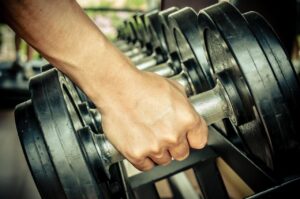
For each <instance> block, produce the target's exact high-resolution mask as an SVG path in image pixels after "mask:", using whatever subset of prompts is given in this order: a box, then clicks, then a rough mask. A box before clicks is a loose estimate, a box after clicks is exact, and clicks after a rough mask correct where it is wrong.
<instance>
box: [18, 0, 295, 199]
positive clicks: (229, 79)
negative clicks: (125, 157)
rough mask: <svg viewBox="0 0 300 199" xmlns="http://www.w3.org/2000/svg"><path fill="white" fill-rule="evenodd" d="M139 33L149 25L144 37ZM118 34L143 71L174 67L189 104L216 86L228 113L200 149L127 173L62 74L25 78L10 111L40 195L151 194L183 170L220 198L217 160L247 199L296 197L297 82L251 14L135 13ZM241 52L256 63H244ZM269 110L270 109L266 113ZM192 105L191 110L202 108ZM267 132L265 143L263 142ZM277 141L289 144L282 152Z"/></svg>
mask: <svg viewBox="0 0 300 199" xmlns="http://www.w3.org/2000/svg"><path fill="white" fill-rule="evenodd" d="M140 23H141V24H142V25H141V24H140ZM157 23H159V24H161V25H158V24H157ZM197 24H198V25H199V26H198V25H197ZM141 27H142V28H141ZM159 27H160V28H161V27H164V28H162V29H161V30H160V29H159ZM203 27H204V29H205V31H204V30H202V29H201V28H203ZM228 27H230V28H228ZM143 28H149V29H148V30H149V32H150V33H151V34H150V36H149V35H148V36H149V37H150V38H151V39H149V38H147V34H146V32H145V31H144V30H143ZM170 30H171V31H170ZM200 30H201V31H200ZM119 33H120V34H119V35H120V37H119V39H120V41H118V42H117V44H116V45H117V46H119V47H120V49H123V50H124V49H125V50H124V51H126V52H127V53H125V54H127V55H128V56H129V57H131V58H132V59H133V60H134V62H135V63H136V64H137V65H139V64H141V65H142V66H143V69H145V70H148V69H150V67H156V66H153V65H156V64H163V65H164V66H163V67H161V65H160V67H159V69H158V70H156V69H155V70H153V72H157V73H160V72H159V71H161V69H165V68H168V67H169V66H171V67H170V69H171V70H173V72H174V73H178V72H179V71H181V72H179V73H180V74H179V75H182V77H181V78H175V79H177V80H178V79H180V81H179V83H183V85H184V86H188V84H190V87H192V88H194V89H192V91H193V92H191V93H190V95H194V96H192V97H191V102H196V100H197V99H198V98H199V99H206V98H204V97H205V96H207V94H208V93H215V92H214V90H211V89H213V88H216V85H221V88H222V89H223V91H222V92H223V93H224V92H225V93H226V96H227V97H225V98H226V100H225V101H226V102H227V106H228V107H231V108H229V109H228V110H229V112H230V113H229V114H227V111H226V114H225V113H224V114H223V115H228V117H227V118H225V119H224V118H223V117H220V118H219V119H221V120H220V121H219V122H216V123H213V124H212V125H210V126H209V143H208V146H207V147H205V148H204V149H202V150H192V151H191V154H190V156H189V157H188V158H187V159H186V160H184V161H180V162H179V161H172V162H171V164H170V165H168V166H157V167H155V168H153V169H152V170H150V171H147V172H143V173H139V174H136V175H133V176H127V174H126V170H125V169H124V166H123V164H122V162H119V160H121V159H120V158H121V157H120V156H119V154H118V152H117V151H116V150H115V149H114V148H113V147H112V146H111V145H110V144H109V142H108V141H107V140H106V139H105V137H103V134H102V133H101V129H100V130H99V129H97V125H95V124H99V121H100V119H99V118H100V117H99V116H96V115H97V113H95V112H94V111H95V110H91V109H93V108H94V107H93V105H92V102H90V101H88V98H87V97H86V96H85V95H84V93H83V92H81V91H80V90H79V89H78V88H76V86H75V85H74V84H73V83H72V82H71V81H70V80H69V79H68V78H67V77H65V76H64V75H63V74H62V73H60V72H59V71H57V70H55V69H50V70H47V71H45V72H44V73H43V74H41V75H39V76H37V77H35V78H33V79H32V80H31V83H30V91H31V100H29V101H27V102H25V103H23V104H21V105H19V106H18V107H17V109H16V113H15V114H16V122H17V128H18V132H19V136H20V140H21V143H22V145H23V150H24V152H25V155H26V157H27V161H28V164H29V165H30V167H31V171H32V174H33V177H34V179H35V182H36V184H37V186H38V189H39V191H40V193H41V195H42V196H43V197H44V198H143V199H147V198H159V195H158V193H157V190H156V188H155V185H154V183H155V182H157V181H159V180H161V179H165V178H168V177H171V176H173V175H174V174H177V173H179V172H181V171H184V170H186V169H188V168H192V169H193V171H194V173H195V176H196V179H197V182H198V184H199V186H200V188H201V192H202V195H203V198H212V199H214V198H229V194H228V192H227V190H226V188H225V185H224V182H223V179H222V177H221V174H220V172H219V170H218V167H217V164H216V159H217V158H222V159H223V160H224V161H225V162H226V163H227V164H228V165H229V167H231V169H232V170H234V171H235V173H237V174H238V176H239V177H240V178H241V179H242V180H243V181H244V182H245V183H246V184H247V185H248V186H249V187H250V188H251V189H252V190H253V191H254V193H255V194H254V195H252V196H249V197H248V198H284V197H290V196H292V195H297V192H298V190H297V187H299V185H300V179H299V174H300V172H299V167H298V165H299V162H298V158H297V157H298V156H297V154H298V151H297V150H296V149H297V148H293V145H288V144H287V143H290V142H292V143H294V144H297V142H298V141H299V140H298V137H297V136H295V135H297V134H293V132H297V130H299V127H298V125H297V122H299V120H298V119H297V117H296V115H297V113H298V110H299V105H298V102H299V101H298V100H299V99H300V98H299V90H300V89H299V82H298V80H297V79H296V78H295V76H294V75H295V74H294V72H293V69H292V67H291V65H290V63H289V61H288V59H287V58H286V55H285V53H284V51H283V50H282V47H281V45H280V43H279V42H278V39H277V38H276V37H275V36H274V33H273V32H272V30H271V29H270V28H269V25H268V24H266V23H265V21H264V20H263V19H262V18H261V17H260V16H259V15H258V14H257V13H251V12H250V13H245V14H243V15H242V14H241V13H239V12H238V11H237V10H236V9H235V8H234V7H233V6H231V5H230V4H228V3H225V2H223V3H219V4H216V5H214V6H211V7H209V8H207V9H204V10H202V11H200V12H199V14H198V15H197V14H196V13H195V11H193V10H192V9H191V8H184V9H181V10H179V9H177V8H170V9H168V10H165V11H161V12H156V11H154V12H151V13H149V14H146V15H136V16H135V17H134V18H133V19H132V20H129V21H127V22H126V26H125V28H124V27H123V29H122V30H120V31H119ZM157 34H161V35H158V36H157ZM173 34H174V35H173ZM155 35H156V37H155ZM199 35H200V36H201V37H203V38H200V39H199ZM121 40H123V41H121ZM174 40H175V41H174ZM150 41H151V42H150ZM150 43H151V45H150ZM203 43H205V44H203ZM174 44H177V46H176V45H174ZM245 44H247V45H245ZM124 46H125V47H124ZM204 47H205V48H204ZM245 49H246V50H245ZM128 50H129V51H130V53H129V52H128ZM139 52H141V53H139ZM204 55H205V56H204ZM249 55H252V57H251V56H250V57H249V58H253V57H254V56H253V55H255V59H252V60H251V59H247V58H248V57H247V56H249ZM207 57H209V58H210V59H209V60H208V59H207ZM141 65H140V66H141ZM145 65H146V66H147V67H145ZM137 67H138V66H137ZM257 67H261V68H260V70H257V69H258V68H257ZM48 68H49V67H48ZM152 69H153V68H152ZM152 69H151V70H152ZM249 69H252V70H249ZM254 69H256V70H254ZM183 73H184V74H183ZM168 74H169V73H168ZM253 74H257V75H253ZM183 75H185V76H183ZM183 77H185V78H187V79H183ZM258 77H259V78H260V79H259V81H257V79H256V78H258ZM183 80H184V81H183ZM249 80H251V82H250V83H249ZM261 82H263V83H264V86H265V87H260V85H261ZM287 85H288V86H287ZM195 88H196V89H195ZM217 88H218V87H217ZM268 92H271V95H270V94H269V93H268ZM198 93H200V94H198ZM266 102H267V103H266ZM277 102H280V103H277ZM83 103H84V105H83ZM88 104H89V105H88ZM269 104H272V105H274V107H275V108H276V109H268V110H265V109H264V108H266V107H269V106H268V105H269ZM193 105H195V104H193ZM282 105H284V107H286V109H281V108H282ZM80 107H81V108H80ZM83 107H86V109H85V111H83V109H82V108H83ZM194 107H195V109H196V110H197V111H198V110H199V107H201V105H200V106H198V107H197V104H196V105H195V106H194ZM200 109H201V108H200ZM86 110H87V111H86ZM201 110H202V109H201ZM201 110H200V113H203V112H201ZM212 110H217V109H212ZM226 110H227V109H226ZM253 110H255V111H253ZM272 111H274V113H276V114H277V115H276V117H275V119H274V118H273V116H274V115H272V114H273V112H272ZM198 112H199V111H198ZM220 112H221V111H220ZM224 112H225V110H224ZM252 112H254V113H252ZM92 113H93V114H94V115H92ZM209 113H210V112H209ZM219 115H222V114H219ZM282 116H284V117H282ZM203 117H204V118H206V119H207V118H208V117H207V115H205V114H204V115H203ZM86 118H87V119H86ZM96 118H98V119H96ZM253 121H254V122H253ZM244 124H247V125H248V126H247V125H244ZM261 124H263V125H261ZM277 125H278V127H280V129H279V130H278V129H276V126H277ZM249 126H250V127H249ZM291 126H292V127H295V128H294V129H293V128H291ZM282 127H284V128H282ZM91 129H94V130H91ZM295 130H296V131H295ZM280 133H281V134H280ZM266 135H267V136H268V138H269V139H266V140H264V138H265V136H266ZM280 136H283V138H284V139H283V140H281V137H280ZM292 136H295V137H292ZM286 145H287V146H290V147H291V148H289V147H287V148H282V146H286ZM270 146H271V147H270ZM262 148H263V149H264V150H262ZM95 149H97V150H95ZM269 151H271V152H273V153H269ZM61 154H65V155H61ZM298 155H299V154H298ZM115 162H118V163H115ZM112 163H114V164H112ZM110 164H112V165H111V166H110ZM109 166H110V169H109ZM171 188H172V191H173V193H174V194H176V195H174V197H176V198H184V197H185V196H186V195H184V192H182V190H180V188H181V187H178V186H176V185H174V186H173V185H172V184H171ZM199 197H200V196H199ZM185 198H186V197H185Z"/></svg>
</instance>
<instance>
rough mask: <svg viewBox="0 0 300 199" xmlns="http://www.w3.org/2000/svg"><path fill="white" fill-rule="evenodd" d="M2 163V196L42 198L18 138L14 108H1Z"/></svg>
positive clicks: (25, 198)
mask: <svg viewBox="0 0 300 199" xmlns="http://www.w3.org/2000/svg"><path fill="white" fill-rule="evenodd" d="M0 163H1V164H0V198H9V199H17V198H18V199H19V198H22V199H39V198H40V196H39V193H38V191H37V189H36V187H35V184H34V182H33V179H32V176H31V173H30V171H29V168H28V166H27V164H26V161H25V156H24V154H23V152H22V148H21V145H20V142H19V139H18V135H17V130H16V126H15V122H14V113H13V110H0Z"/></svg>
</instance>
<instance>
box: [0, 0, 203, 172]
mask: <svg viewBox="0 0 300 199" xmlns="http://www.w3.org/2000/svg"><path fill="white" fill-rule="evenodd" d="M0 2H1V7H3V8H4V10H5V14H6V17H7V19H8V21H9V24H10V26H11V27H12V28H13V29H14V30H15V31H16V32H17V33H18V34H19V35H20V36H21V37H22V38H23V39H25V40H26V41H27V42H28V43H29V44H31V46H33V47H34V48H35V49H36V50H37V51H39V52H40V53H41V54H42V55H43V56H44V57H45V58H46V59H47V60H48V61H49V62H50V63H52V64H53V65H54V66H56V67H57V68H59V69H60V70H61V71H63V72H64V73H65V74H67V75H68V76H69V77H70V78H71V79H72V80H73V81H75V82H76V83H77V84H78V85H79V86H80V87H81V88H82V89H83V90H84V91H85V92H86V93H87V95H88V96H89V97H90V98H91V99H92V100H93V102H94V103H95V104H96V106H97V108H98V109H99V110H100V112H101V114H102V126H103V129H104V131H105V133H106V135H107V137H108V139H110V141H111V142H112V143H113V144H114V145H115V146H116V148H117V149H118V150H119V151H120V152H121V153H123V155H124V156H125V157H126V158H127V159H128V160H129V161H131V162H132V163H133V164H134V165H135V166H136V167H137V168H138V169H141V170H147V169H150V168H151V167H152V166H153V165H154V162H155V163H157V164H166V163H168V162H169V161H170V160H171V156H172V157H174V159H178V160H182V159H184V158H186V157H187V155H188V153H189V147H193V148H202V147H203V146H204V145H205V144H206V141H207V127H206V125H205V122H204V121H203V120H202V119H201V118H200V117H199V116H198V115H197V113H196V112H195V111H194V109H193V108H192V107H191V105H190V104H189V102H188V99H187V97H186V95H185V94H184V89H183V88H182V87H181V86H180V85H178V84H177V83H174V82H170V81H168V80H166V79H164V78H162V77H159V76H157V75H154V74H150V73H146V72H141V71H138V70H137V69H136V68H135V67H134V66H133V65H132V63H131V62H130V61H129V60H128V59H127V58H125V57H124V56H123V55H122V53H121V52H119V51H118V50H117V49H116V48H115V47H114V46H113V45H112V44H111V43H110V42H109V41H108V40H107V39H106V38H105V36H104V35H103V34H102V33H101V31H100V30H99V29H98V28H97V27H96V26H95V25H94V24H93V22H92V21H91V20H90V19H89V18H88V17H87V16H86V14H85V13H84V12H83V11H82V9H81V8H80V6H79V5H78V4H77V3H76V2H75V1H71V0H63V1H61V0H51V1H49V0H10V1H6V0H0Z"/></svg>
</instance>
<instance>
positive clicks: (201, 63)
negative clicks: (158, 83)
mask: <svg viewBox="0 0 300 199" xmlns="http://www.w3.org/2000/svg"><path fill="white" fill-rule="evenodd" d="M169 23H170V29H171V32H172V33H173V34H174V38H175V41H176V44H177V45H176V46H177V51H178V53H179V55H180V58H181V60H182V61H183V62H185V61H187V60H190V59H193V60H195V61H196V62H195V65H193V66H191V67H192V68H193V69H194V70H195V72H196V73H197V74H198V75H197V77H195V78H192V79H193V83H194V82H197V80H198V82H199V84H200V88H201V90H200V92H203V91H207V90H209V89H212V88H213V87H214V86H215V82H214V77H213V75H212V72H211V65H210V63H209V60H208V59H207V56H206V47H205V43H204V31H205V30H204V29H203V28H205V27H203V26H202V27H201V26H198V21H197V14H196V12H195V11H194V10H193V9H192V8H183V9H181V10H179V11H177V12H175V13H172V14H171V15H169Z"/></svg>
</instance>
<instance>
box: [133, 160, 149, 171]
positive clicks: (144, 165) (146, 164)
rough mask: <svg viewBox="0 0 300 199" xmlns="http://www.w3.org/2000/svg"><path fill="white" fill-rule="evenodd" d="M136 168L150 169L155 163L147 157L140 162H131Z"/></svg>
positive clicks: (141, 169)
mask: <svg viewBox="0 0 300 199" xmlns="http://www.w3.org/2000/svg"><path fill="white" fill-rule="evenodd" d="M130 162H131V161H130ZM131 163H132V164H133V166H134V167H135V168H137V169H138V170H140V171H148V170H150V169H152V168H153V167H154V166H155V163H154V162H153V161H152V160H151V159H150V158H145V159H143V160H141V161H138V162H135V163H133V162H131Z"/></svg>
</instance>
